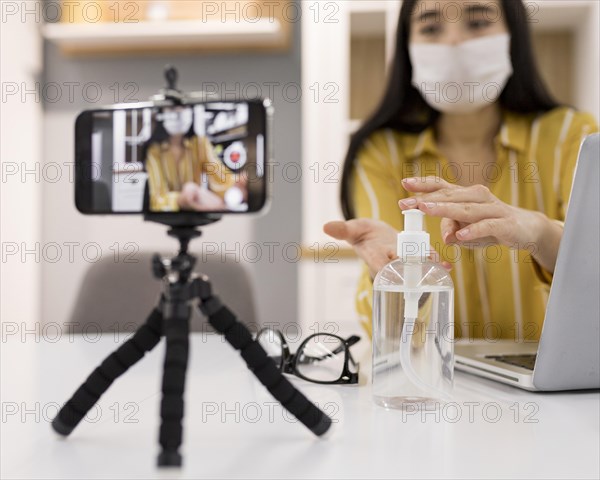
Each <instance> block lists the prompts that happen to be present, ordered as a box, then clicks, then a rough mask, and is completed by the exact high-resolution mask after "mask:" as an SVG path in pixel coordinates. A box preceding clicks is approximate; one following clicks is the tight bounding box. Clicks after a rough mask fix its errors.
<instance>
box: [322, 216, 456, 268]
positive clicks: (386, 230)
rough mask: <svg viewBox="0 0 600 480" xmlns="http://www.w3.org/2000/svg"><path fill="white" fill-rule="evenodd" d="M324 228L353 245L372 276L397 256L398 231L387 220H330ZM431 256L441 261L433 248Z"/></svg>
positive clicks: (330, 233) (445, 264)
mask: <svg viewBox="0 0 600 480" xmlns="http://www.w3.org/2000/svg"><path fill="white" fill-rule="evenodd" d="M323 230H324V232H325V233H326V234H327V235H330V236H332V237H333V238H336V239H337V240H345V241H346V242H348V243H349V244H350V245H352V247H353V248H354V250H355V251H356V254H357V255H358V256H359V257H360V258H361V259H362V260H363V261H364V262H365V263H366V264H367V267H369V273H370V274H371V278H375V275H377V272H379V270H381V269H382V268H383V267H384V266H385V265H386V264H388V263H389V262H390V261H391V260H393V259H395V258H396V257H397V255H396V248H397V239H398V232H397V231H396V230H395V229H394V228H392V227H390V226H389V225H388V224H387V223H385V222H382V221H379V220H372V219H370V218H359V219H355V220H348V221H347V222H329V223H326V224H325V226H324V227H323ZM430 257H431V258H433V259H434V261H436V262H437V261H439V255H438V253H437V252H435V251H433V250H432V254H431V256H430ZM442 265H443V266H444V267H445V268H446V269H448V270H450V268H451V265H450V264H449V263H448V262H443V263H442Z"/></svg>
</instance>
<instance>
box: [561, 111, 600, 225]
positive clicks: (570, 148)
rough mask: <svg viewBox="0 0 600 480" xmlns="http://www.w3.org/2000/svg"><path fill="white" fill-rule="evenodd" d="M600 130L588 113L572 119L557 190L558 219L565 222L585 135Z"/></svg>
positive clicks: (563, 147) (562, 149)
mask: <svg viewBox="0 0 600 480" xmlns="http://www.w3.org/2000/svg"><path fill="white" fill-rule="evenodd" d="M596 132H598V124H597V123H596V120H595V119H594V117H593V116H592V115H590V114H588V113H575V114H574V115H573V119H572V121H571V125H570V128H569V129H568V133H567V135H566V136H565V141H564V143H563V145H562V146H561V147H560V148H561V161H560V181H559V182H558V185H557V187H558V191H557V192H556V194H557V197H558V204H559V215H560V217H559V218H558V219H557V220H560V221H562V222H564V220H565V216H566V213H567V208H568V206H569V199H570V197H571V188H572V187H573V177H574V175H575V166H576V164H577V158H578V156H579V149H580V148H581V144H582V143H583V140H584V139H585V137H587V136H588V135H590V134H592V133H596Z"/></svg>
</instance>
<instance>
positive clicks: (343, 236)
mask: <svg viewBox="0 0 600 480" xmlns="http://www.w3.org/2000/svg"><path fill="white" fill-rule="evenodd" d="M323 231H324V232H325V233H326V234H327V235H329V236H330V237H333V238H335V239H336V240H347V239H348V235H349V234H348V228H347V227H346V222H340V221H335V222H327V223H326V224H325V225H323Z"/></svg>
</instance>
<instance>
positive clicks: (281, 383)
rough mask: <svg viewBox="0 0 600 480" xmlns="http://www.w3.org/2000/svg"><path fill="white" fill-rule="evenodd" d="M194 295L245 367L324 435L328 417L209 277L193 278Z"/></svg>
mask: <svg viewBox="0 0 600 480" xmlns="http://www.w3.org/2000/svg"><path fill="white" fill-rule="evenodd" d="M194 285H195V289H196V295H197V296H198V297H199V298H200V300H201V303H200V310H201V311H202V313H204V315H206V316H207V317H208V321H209V322H210V324H211V325H212V326H213V327H214V329H215V330H216V331H217V332H219V333H220V334H222V335H224V336H225V339H226V340H227V341H228V342H229V343H230V344H231V346H232V347H234V348H235V349H236V350H239V351H240V355H241V356H242V358H243V359H244V360H245V361H246V364H247V365H248V368H249V369H250V370H251V371H252V372H253V373H254V375H256V377H257V378H258V380H259V381H260V382H261V383H262V384H263V385H264V386H265V387H266V388H267V390H268V391H269V393H271V395H273V397H274V398H275V399H276V400H278V401H279V402H280V403H281V405H283V406H284V407H285V408H286V409H287V410H288V411H289V412H290V413H292V414H293V415H294V416H295V417H296V418H297V419H298V420H299V421H300V422H302V423H303V424H304V426H306V427H307V428H308V429H309V430H310V431H311V432H313V433H314V434H315V435H317V436H321V435H323V434H324V433H325V432H327V430H329V427H330V426H331V419H330V418H329V417H328V416H327V415H326V414H325V413H324V412H323V411H322V410H320V409H319V408H318V407H317V406H316V405H315V404H314V403H312V402H311V401H310V400H308V399H307V398H306V397H305V396H304V395H303V394H302V393H301V392H300V391H299V390H297V389H296V388H295V387H294V386H293V385H292V384H291V383H290V382H289V380H287V379H286V378H285V377H284V376H283V374H282V373H281V371H280V370H279V369H278V368H277V365H275V362H274V361H273V359H272V358H270V357H269V356H268V355H267V353H266V352H265V351H264V349H263V348H262V347H261V346H260V344H259V343H258V342H257V341H255V340H253V339H252V334H251V333H250V331H249V330H248V328H246V326H245V325H243V324H242V323H240V322H238V320H237V318H236V316H235V315H234V314H233V312H231V310H229V309H228V308H227V307H226V306H225V305H223V304H222V303H221V301H220V300H219V298H218V297H216V296H213V295H212V289H211V286H210V283H209V282H208V279H207V278H206V277H204V278H197V279H195V280H194Z"/></svg>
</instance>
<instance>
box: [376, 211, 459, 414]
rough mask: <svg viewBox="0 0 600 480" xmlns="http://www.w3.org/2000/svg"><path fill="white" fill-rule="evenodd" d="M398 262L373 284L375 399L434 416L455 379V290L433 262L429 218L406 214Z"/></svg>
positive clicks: (391, 265) (382, 402) (439, 267)
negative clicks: (425, 225) (425, 228)
mask: <svg viewBox="0 0 600 480" xmlns="http://www.w3.org/2000/svg"><path fill="white" fill-rule="evenodd" d="M402 213H403V214H404V226H405V229H404V231H403V232H401V233H399V234H398V258H397V259H396V260H393V261H391V262H390V263H388V264H387V265H386V266H385V267H383V269H382V270H381V271H380V272H379V273H378V274H377V276H376V277H375V280H374V282H373V377H372V378H373V399H374V401H375V403H377V404H378V405H382V406H384V407H386V408H399V409H405V408H407V406H410V408H411V409H415V408H416V409H426V410H433V409H436V408H438V407H440V406H441V405H443V403H444V402H446V401H448V400H449V399H450V398H451V397H450V393H451V391H452V385H453V376H454V305H453V303H454V285H453V283H452V278H451V277H450V274H449V272H448V271H447V270H446V269H445V268H444V267H442V266H441V265H439V264H437V263H435V262H433V261H432V260H431V259H429V253H430V251H429V249H430V247H429V245H430V240H429V234H428V233H427V232H425V231H423V217H424V213H423V212H421V211H420V210H405V211H404V212H402Z"/></svg>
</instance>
